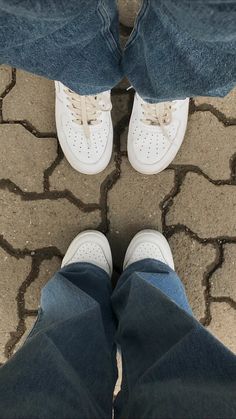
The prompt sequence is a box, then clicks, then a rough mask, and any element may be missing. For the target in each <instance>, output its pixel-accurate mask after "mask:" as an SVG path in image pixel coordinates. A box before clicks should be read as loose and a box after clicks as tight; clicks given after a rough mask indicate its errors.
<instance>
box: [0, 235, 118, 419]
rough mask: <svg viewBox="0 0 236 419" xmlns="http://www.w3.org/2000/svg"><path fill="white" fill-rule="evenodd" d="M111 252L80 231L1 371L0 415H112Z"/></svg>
mask: <svg viewBox="0 0 236 419" xmlns="http://www.w3.org/2000/svg"><path fill="white" fill-rule="evenodd" d="M111 270H112V262H111V252H110V248H109V245H108V242H107V241H106V239H105V237H104V236H102V234H101V233H100V234H99V233H94V232H93V233H92V232H90V233H83V235H79V236H78V237H77V238H76V239H75V241H73V242H72V244H71V246H70V247H69V249H68V251H67V254H66V257H65V259H64V261H63V268H62V269H61V270H60V271H59V272H58V273H56V274H55V276H54V277H53V278H52V280H50V281H49V282H48V284H47V285H46V286H45V288H44V289H43V291H42V297H41V307H40V312H39V316H38V320H37V322H36V324H35V326H34V328H33V330H32V331H31V333H30V335H29V337H28V338H27V340H26V342H25V344H24V345H23V347H22V348H21V349H20V350H19V351H18V352H17V353H16V354H15V355H14V356H13V358H12V359H11V360H10V361H8V363H7V364H6V365H4V366H3V367H1V369H0V417H1V418H4V419H19V418H31V419H34V418H37V419H38V418H40V419H41V418H45V419H52V418H53V419H54V418H55V419H58V418H60V419H63V418H65V419H68V418H70V419H72V418H79V419H85V418H88V419H91V418H101V419H104V418H111V414H112V398H113V389H114V386H115V381H116V363H115V353H116V350H115V346H114V331H115V327H116V324H115V321H114V317H113V313H112V309H111V304H110V294H111V288H112V287H111V282H110V274H111Z"/></svg>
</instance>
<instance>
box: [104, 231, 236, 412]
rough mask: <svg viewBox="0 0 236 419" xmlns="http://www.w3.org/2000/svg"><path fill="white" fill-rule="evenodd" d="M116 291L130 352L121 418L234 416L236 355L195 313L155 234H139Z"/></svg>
mask: <svg viewBox="0 0 236 419" xmlns="http://www.w3.org/2000/svg"><path fill="white" fill-rule="evenodd" d="M124 267H125V268H126V269H125V271H124V273H123V275H122V276H121V278H120V280H119V282H118V285H117V288H116V289H115V291H114V293H113V297H112V302H113V308H114V310H115V312H116V315H117V317H118V321H119V326H118V332H117V342H118V343H119V345H120V346H121V351H122V356H123V384H122V389H121V393H120V394H119V395H118V398H117V401H116V418H126V419H128V418H132V419H135V418H138V419H144V418H145V419H151V418H153V419H157V418H163V419H166V418H176V419H180V418H181V419H183V418H186V419H190V418H195V419H199V418H235V415H236V400H235V392H236V357H235V356H234V355H233V354H232V353H231V352H230V351H229V350H228V349H227V348H225V347H224V346H223V345H222V344H221V343H220V342H218V341H217V340H216V339H215V338H214V337H213V336H212V335H211V334H210V333H208V332H207V331H206V330H205V329H204V328H203V327H202V326H201V325H200V324H199V323H198V322H197V320H195V318H194V317H193V315H192V311H191V308H190V307H189V303H188V301H187V297H186V294H185V291H184V287H183V285H182V283H181V281H180V279H179V278H178V276H177V274H176V273H175V272H174V270H173V267H174V266H173V259H172V256H171V252H170V248H169V246H168V244H167V242H166V241H165V239H164V237H163V236H161V235H160V234H158V233H156V232H150V231H149V232H145V233H141V234H139V235H138V236H136V237H135V238H134V239H133V241H132V242H131V245H130V247H129V249H128V251H127V255H126V259H125V265H124Z"/></svg>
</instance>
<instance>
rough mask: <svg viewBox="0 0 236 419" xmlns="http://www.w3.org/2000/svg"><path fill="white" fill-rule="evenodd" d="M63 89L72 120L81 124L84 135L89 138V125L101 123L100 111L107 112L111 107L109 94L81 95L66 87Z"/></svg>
mask: <svg viewBox="0 0 236 419" xmlns="http://www.w3.org/2000/svg"><path fill="white" fill-rule="evenodd" d="M64 91H65V93H66V95H67V97H68V100H69V104H68V105H67V106H68V108H69V109H70V111H71V112H72V115H73V117H74V120H73V122H75V123H76V124H78V125H82V126H83V129H84V133H85V137H86V138H87V139H88V140H89V139H90V138H91V131H90V126H91V125H97V124H99V123H101V122H102V121H101V118H100V117H101V114H102V112H108V111H110V110H111V108H112V105H111V101H110V96H109V94H108V93H107V92H105V93H99V94H97V95H94V96H81V95H79V94H78V93H75V92H73V91H72V90H70V89H68V88H65V90H64Z"/></svg>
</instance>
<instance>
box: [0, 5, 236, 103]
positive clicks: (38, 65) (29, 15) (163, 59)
mask: <svg viewBox="0 0 236 419" xmlns="http://www.w3.org/2000/svg"><path fill="white" fill-rule="evenodd" d="M235 22H236V0H143V3H142V8H141V10H140V13H139V16H138V19H137V21H136V24H135V28H134V30H133V33H132V34H131V37H130V39H129V41H128V44H127V45H126V48H125V51H124V53H122V51H121V48H120V45H119V22H118V12H117V7H116V0H21V1H19V0H0V62H1V63H7V64H11V65H13V66H16V67H20V68H23V69H25V70H28V71H31V72H33V73H37V74H40V75H43V76H45V77H48V78H51V79H56V80H60V81H62V82H63V83H64V84H65V85H66V86H68V87H70V88H71V89H72V90H74V91H76V92H79V93H81V94H94V93H98V92H101V91H104V90H108V89H110V88H112V87H113V86H114V85H115V84H116V83H118V82H119V81H120V80H121V79H122V78H123V76H125V75H126V76H128V78H129V80H130V82H131V83H132V85H133V86H134V87H135V89H136V90H137V91H138V92H139V94H140V95H141V96H142V97H143V98H144V99H145V100H147V101H150V102H157V101H161V100H168V99H171V100H172V99H177V98H184V97H191V96H196V95H204V96H205V95H209V96H224V95H225V94H226V93H227V92H228V91H229V90H231V89H232V88H233V86H234V85H235V83H236V23H235Z"/></svg>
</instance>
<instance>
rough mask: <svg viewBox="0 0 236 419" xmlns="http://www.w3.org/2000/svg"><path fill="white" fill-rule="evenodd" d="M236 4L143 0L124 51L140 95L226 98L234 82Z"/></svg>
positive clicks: (158, 98) (149, 97) (148, 98)
mask: <svg viewBox="0 0 236 419" xmlns="http://www.w3.org/2000/svg"><path fill="white" fill-rule="evenodd" d="M235 21H236V2H235V1H228V0H198V1H195V0H184V1H179V0H159V1H152V0H144V1H143V6H142V9H141V11H140V13H139V16H138V19H137V22H136V27H135V29H134V31H133V34H132V35H131V37H130V40H129V41H128V44H127V46H126V49H125V53H124V61H123V66H124V69H125V72H126V74H127V76H128V78H129V80H130V81H131V83H132V84H133V86H134V87H135V89H136V90H137V91H138V93H139V94H140V95H141V96H142V98H143V99H144V100H145V101H147V102H152V103H157V102H163V101H169V100H171V101H172V100H175V99H184V98H186V97H193V96H200V95H203V96H207V95H209V96H224V95H226V94H227V93H228V92H229V91H230V90H231V89H232V88H233V87H234V85H235V84H236V25H235Z"/></svg>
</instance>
